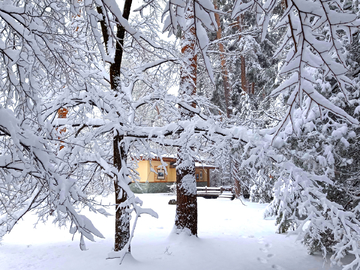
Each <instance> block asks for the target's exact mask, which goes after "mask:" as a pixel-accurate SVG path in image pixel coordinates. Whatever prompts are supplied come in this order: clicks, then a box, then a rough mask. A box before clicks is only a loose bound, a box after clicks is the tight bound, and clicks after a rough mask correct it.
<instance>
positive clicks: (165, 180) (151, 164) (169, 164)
mask: <svg viewBox="0 0 360 270" xmlns="http://www.w3.org/2000/svg"><path fill="white" fill-rule="evenodd" d="M163 162H164V163H165V164H166V166H165V167H164V164H162V163H161V161H160V158H153V159H151V160H145V159H144V160H140V161H139V162H138V168H137V172H138V173H139V176H140V180H139V182H138V183H137V185H136V184H135V183H133V184H131V186H130V188H131V189H132V190H133V191H134V192H136V193H157V192H169V190H170V186H171V185H172V184H173V183H174V182H176V166H175V163H176V158H171V157H164V158H163ZM211 169H214V166H207V165H203V164H201V163H198V162H196V163H195V178H196V185H197V186H210V170H211Z"/></svg>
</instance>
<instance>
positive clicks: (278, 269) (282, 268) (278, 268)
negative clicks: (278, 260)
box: [271, 264, 286, 270]
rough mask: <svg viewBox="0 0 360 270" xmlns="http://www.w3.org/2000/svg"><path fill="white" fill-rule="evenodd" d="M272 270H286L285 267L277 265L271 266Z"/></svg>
mask: <svg viewBox="0 0 360 270" xmlns="http://www.w3.org/2000/svg"><path fill="white" fill-rule="evenodd" d="M271 268H272V269H276V270H286V269H285V268H284V267H281V266H280V265H276V264H273V265H272V266H271Z"/></svg>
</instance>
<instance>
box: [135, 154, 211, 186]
mask: <svg viewBox="0 0 360 270" xmlns="http://www.w3.org/2000/svg"><path fill="white" fill-rule="evenodd" d="M165 163H166V164H167V166H166V170H167V175H166V174H165V179H164V180H160V179H157V174H156V173H154V172H153V171H151V170H150V167H152V169H153V170H154V171H157V169H160V168H161V167H159V166H160V165H161V162H160V161H159V160H152V161H151V163H150V161H148V160H140V161H139V163H138V165H139V166H138V168H137V172H138V173H139V176H140V182H141V183H144V182H150V183H154V182H157V183H158V182H170V183H173V182H175V181H176V168H170V163H169V162H165ZM150 164H151V165H150ZM200 172H202V176H203V177H202V179H200ZM197 176H198V178H197V179H196V182H207V183H209V181H208V180H209V170H208V169H206V168H195V177H197Z"/></svg>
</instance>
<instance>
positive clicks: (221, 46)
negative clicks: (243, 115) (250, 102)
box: [214, 0, 231, 117]
mask: <svg viewBox="0 0 360 270" xmlns="http://www.w3.org/2000/svg"><path fill="white" fill-rule="evenodd" d="M214 8H215V9H218V6H217V0H214ZM215 20H216V24H217V27H218V30H217V31H216V38H217V39H218V40H220V39H221V38H222V30H221V23H220V16H219V14H218V13H215ZM219 51H220V66H221V75H222V78H223V82H224V94H225V106H226V116H227V117H230V114H231V109H230V94H231V85H230V82H229V72H228V69H227V66H226V57H225V49H224V44H223V43H222V42H221V41H220V42H219Z"/></svg>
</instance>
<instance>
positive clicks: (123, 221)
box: [113, 135, 130, 251]
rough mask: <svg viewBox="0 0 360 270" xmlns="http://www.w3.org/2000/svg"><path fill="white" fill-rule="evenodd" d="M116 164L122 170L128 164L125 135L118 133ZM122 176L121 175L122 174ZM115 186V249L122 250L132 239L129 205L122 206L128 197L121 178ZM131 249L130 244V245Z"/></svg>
mask: <svg viewBox="0 0 360 270" xmlns="http://www.w3.org/2000/svg"><path fill="white" fill-rule="evenodd" d="M113 146H114V166H115V167H116V168H117V169H118V170H119V171H120V170H121V168H123V166H126V159H127V153H126V151H125V147H124V136H120V135H116V136H115V137H114V142H113ZM120 177H121V176H120ZM114 187H115V207H116V217H115V245H114V251H120V250H122V249H123V248H124V247H125V245H126V244H127V243H128V241H129V239H130V215H129V213H128V212H127V211H126V210H127V208H128V207H123V206H120V204H121V203H124V202H125V201H126V199H127V194H126V192H125V191H124V190H123V189H122V188H121V187H120V185H119V179H117V178H116V179H115V181H114ZM129 251H130V246H129Z"/></svg>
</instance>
